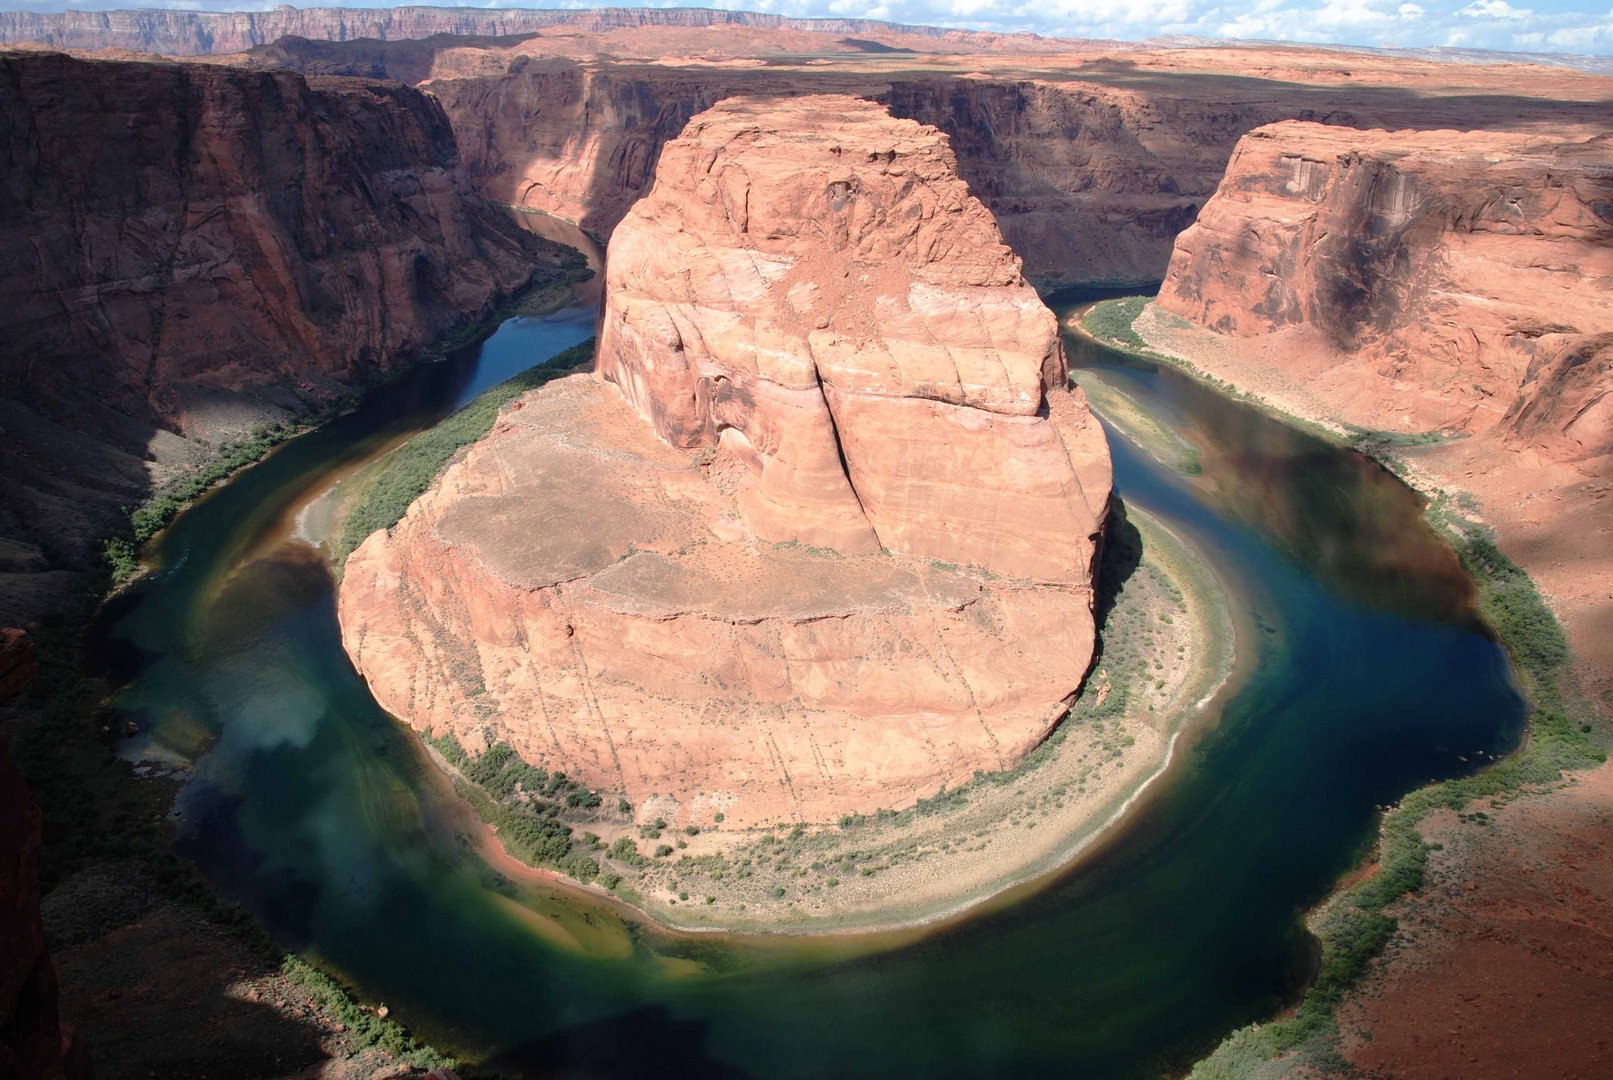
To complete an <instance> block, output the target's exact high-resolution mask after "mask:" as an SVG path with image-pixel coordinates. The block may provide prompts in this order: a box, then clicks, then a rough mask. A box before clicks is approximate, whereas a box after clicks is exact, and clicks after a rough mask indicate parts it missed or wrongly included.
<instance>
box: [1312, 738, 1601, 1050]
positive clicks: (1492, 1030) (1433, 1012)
mask: <svg viewBox="0 0 1613 1080" xmlns="http://www.w3.org/2000/svg"><path fill="white" fill-rule="evenodd" d="M1484 810H1485V813H1486V814H1487V818H1486V819H1474V818H1468V819H1466V820H1461V819H1458V818H1457V816H1456V815H1455V814H1454V813H1451V812H1449V811H1446V812H1443V813H1442V814H1440V815H1438V816H1437V817H1436V818H1434V819H1433V820H1432V821H1431V822H1430V823H1429V824H1428V825H1426V826H1425V827H1424V832H1425V834H1426V835H1427V836H1428V838H1429V839H1430V840H1431V841H1434V842H1436V843H1438V844H1440V845H1442V848H1441V850H1438V851H1435V852H1434V853H1433V854H1432V855H1431V856H1430V858H1429V865H1428V885H1427V886H1426V887H1425V888H1424V890H1423V891H1422V892H1421V893H1420V894H1419V895H1418V896H1417V897H1416V899H1415V900H1414V901H1412V902H1410V903H1408V904H1404V905H1402V906H1401V909H1400V910H1398V911H1397V912H1395V914H1396V915H1397V917H1398V918H1399V919H1400V922H1401V929H1400V931H1399V933H1398V934H1397V936H1396V940H1395V942H1394V944H1393V945H1392V946H1391V948H1390V951H1389V953H1388V954H1387V956H1386V957H1385V960H1384V962H1383V963H1382V964H1381V965H1380V966H1379V969H1378V971H1377V972H1376V973H1375V974H1374V975H1373V976H1372V978H1371V979H1370V980H1369V981H1368V982H1367V984H1366V985H1365V987H1364V988H1363V990H1362V992H1361V993H1360V994H1358V995H1357V996H1356V998H1355V1000H1353V1001H1352V1002H1351V1003H1350V1004H1348V1005H1347V1006H1345V1007H1344V1008H1343V1009H1341V1011H1340V1015H1339V1023H1340V1028H1341V1030H1342V1032H1343V1034H1344V1050H1345V1054H1346V1056H1347V1057H1348V1058H1349V1060H1350V1062H1351V1063H1352V1064H1353V1065H1355V1066H1356V1067H1358V1068H1360V1069H1363V1070H1365V1071H1366V1072H1367V1074H1368V1075H1370V1076H1374V1077H1388V1076H1393V1077H1397V1078H1399V1080H1504V1078H1505V1080H1511V1078H1521V1077H1545V1076H1552V1077H1564V1078H1570V1077H1572V1078H1580V1080H1593V1078H1595V1077H1603V1076H1609V1075H1613V1033H1610V1031H1609V1028H1608V1019H1609V1017H1613V860H1610V859H1608V857H1607V841H1608V836H1609V835H1610V834H1613V767H1608V766H1603V767H1602V768H1600V769H1598V770H1596V771H1595V772H1592V773H1587V774H1584V775H1582V776H1579V777H1577V778H1575V780H1574V781H1573V782H1572V783H1571V784H1569V785H1568V786H1566V787H1564V788H1562V789H1560V790H1558V791H1554V792H1552V793H1550V794H1547V795H1535V796H1530V797H1527V798H1525V799H1522V800H1519V801H1517V802H1514V803H1511V804H1510V805H1507V806H1505V807H1501V808H1496V807H1493V806H1486V807H1484Z"/></svg>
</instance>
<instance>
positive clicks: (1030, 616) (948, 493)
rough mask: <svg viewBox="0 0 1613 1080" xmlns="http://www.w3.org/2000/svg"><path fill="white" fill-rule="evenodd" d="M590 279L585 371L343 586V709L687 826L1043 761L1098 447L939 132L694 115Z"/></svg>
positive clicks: (1102, 450) (726, 109) (1068, 651)
mask: <svg viewBox="0 0 1613 1080" xmlns="http://www.w3.org/2000/svg"><path fill="white" fill-rule="evenodd" d="M607 267H608V271H607V275H608V276H607V283H606V284H607V305H606V312H605V316H604V322H603V328H602V332H601V336H600V344H599V361H598V372H597V375H598V377H597V378H594V379H589V378H586V377H581V376H577V377H573V378H571V379H567V380H564V381H562V382H560V383H556V384H551V386H549V387H547V388H545V389H544V390H542V391H539V392H536V393H534V394H531V395H528V396H527V397H526V398H524V399H521V400H520V401H518V402H517V403H516V404H515V405H514V406H512V407H511V408H510V409H509V410H508V411H506V413H505V414H504V416H503V417H501V419H500V422H499V424H498V425H497V426H496V428H495V430H494V432H493V434H492V435H491V436H489V438H487V439H486V440H484V441H483V442H482V443H480V444H478V445H477V446H476V447H474V448H473V449H472V450H471V451H470V452H469V453H468V454H467V455H466V457H465V458H464V459H463V460H461V461H460V462H458V463H456V464H454V465H452V466H451V467H450V468H449V469H448V470H447V471H446V472H445V473H444V474H443V476H442V477H441V479H440V480H439V482H438V484H437V485H436V486H435V487H434V488H433V489H432V490H431V491H430V492H428V493H427V495H426V496H424V497H423V498H422V499H420V500H419V501H418V502H416V504H415V505H414V506H413V507H412V508H411V509H410V511H409V513H408V514H407V515H406V516H405V518H404V520H403V521H402V522H401V523H400V524H399V525H398V526H397V527H396V528H394V529H393V530H391V532H390V533H378V534H376V535H374V536H372V537H370V538H369V540H367V541H366V542H365V543H364V545H362V546H361V547H360V548H359V550H358V551H357V552H355V553H354V555H353V556H352V558H351V559H350V560H349V562H348V565H347V570H346V575H345V579H344V582H343V586H342V591H341V598H340V616H341V622H342V629H343V637H344V641H345V642H346V644H347V647H348V650H349V652H350V654H351V655H352V657H353V659H354V662H355V664H356V665H357V666H358V668H359V670H360V671H361V672H363V673H364V675H365V676H366V677H367V678H368V679H369V681H370V685H371V688H372V690H373V691H374V692H375V694H376V697H377V699H378V700H379V701H380V702H381V703H382V704H383V705H384V706H386V707H387V708H388V709H389V710H391V711H392V712H394V713H395V714H397V715H399V716H401V717H404V718H405V719H407V720H408V721H409V722H411V723H413V724H415V725H416V726H419V727H421V728H425V729H429V730H431V731H434V732H437V733H439V734H440V733H443V732H451V733H453V734H454V735H455V736H456V737H458V738H459V739H460V741H461V742H462V743H464V744H466V745H467V746H468V747H470V748H471V749H473V750H474V749H476V748H478V747H480V746H485V745H487V744H488V743H489V742H492V741H497V740H500V739H503V740H507V741H508V742H510V743H511V744H512V745H513V746H514V747H515V748H516V749H517V750H518V751H519V752H520V753H521V754H522V756H523V757H526V758H527V759H528V760H530V761H533V762H536V763H541V764H542V765H543V766H544V767H546V768H549V769H551V770H554V769H559V770H562V771H564V772H566V774H567V775H569V776H572V777H575V778H579V779H582V780H583V781H585V782H586V783H588V784H589V785H591V786H594V787H597V788H602V789H605V790H607V791H613V792H621V793H623V794H624V795H626V797H627V798H628V799H629V800H630V801H631V802H632V803H633V804H634V805H635V807H637V812H638V813H639V814H640V816H641V817H644V818H646V819H648V818H654V817H663V818H666V819H667V820H669V821H678V822H695V823H705V822H709V821H711V820H713V818H714V815H715V814H716V813H718V812H722V813H723V814H724V815H725V818H726V820H728V821H730V822H732V823H734V824H736V825H743V824H757V823H769V822H774V821H779V820H806V821H822V820H830V819H833V818H834V817H836V816H838V815H840V814H843V813H852V812H869V811H872V810H874V809H877V808H880V807H896V806H901V805H904V804H906V803H910V802H912V801H913V800H914V799H916V798H918V797H922V796H926V795H929V794H933V793H934V792H935V791H936V790H937V789H938V788H940V787H941V786H942V785H945V784H956V783H959V782H961V781H963V780H966V779H967V778H969V777H970V776H972V775H973V774H974V772H975V771H976V770H979V769H985V770H995V769H999V768H1002V767H1004V766H1007V765H1011V764H1012V763H1013V762H1014V761H1016V760H1017V759H1018V758H1020V757H1021V756H1022V755H1023V754H1024V753H1025V752H1026V751H1028V750H1029V749H1031V748H1032V747H1034V746H1035V745H1036V744H1037V743H1038V742H1039V741H1040V740H1041V739H1042V738H1044V737H1045V736H1046V734H1047V732H1048V731H1049V730H1050V729H1051V727H1052V725H1053V724H1055V723H1056V722H1057V720H1058V719H1059V718H1060V717H1061V716H1062V715H1063V713H1064V710H1065V708H1066V705H1067V702H1068V700H1069V699H1070V698H1071V696H1072V695H1073V694H1074V692H1075V690H1076V689H1077V687H1078V686H1079V684H1080V680H1081V677H1082V675H1083V674H1084V672H1085V669H1086V667H1087V664H1088V662H1089V660H1090V657H1091V655H1092V649H1093V640H1094V639H1093V623H1092V610H1091V609H1092V594H1091V574H1092V565H1093V561H1094V556H1095V553H1096V539H1097V535H1098V532H1099V530H1100V528H1101V524H1102V521H1103V518H1104V515H1105V512H1106V506H1107V500H1108V493H1109V460H1108V453H1107V449H1106V446H1105V443H1104V440H1103V434H1102V431H1101V429H1100V428H1099V427H1098V425H1097V423H1096V421H1095V420H1094V419H1093V417H1092V416H1091V415H1090V413H1088V411H1087V409H1086V406H1085V403H1084V401H1083V400H1082V399H1081V398H1080V396H1079V392H1078V391H1077V392H1071V391H1069V390H1067V389H1066V388H1065V372H1064V364H1063V356H1062V353H1061V351H1060V348H1059V345H1058V338H1057V334H1056V327H1055V324H1054V321H1053V319H1052V316H1051V315H1050V313H1049V312H1048V311H1047V309H1046V308H1045V307H1044V306H1043V305H1042V304H1041V302H1040V301H1039V300H1038V298H1037V297H1036V295H1035V293H1034V292H1033V291H1032V290H1030V288H1029V287H1028V286H1027V285H1025V283H1024V281H1023V279H1022V278H1021V276H1020V271H1019V264H1018V261H1017V259H1015V257H1014V256H1013V254H1012V253H1011V252H1010V251H1009V250H1008V249H1007V248H1006V247H1004V246H1003V245H1002V243H1001V239H1000V236H999V235H998V234H997V233H996V231H995V229H994V227H993V226H992V221H991V217H990V215H989V213H987V212H986V211H985V209H984V208H983V207H982V206H981V205H980V204H979V202H978V201H976V200H974V199H973V198H972V197H971V196H969V194H968V192H967V189H966V188H965V187H964V185H963V183H962V182H961V181H960V180H958V178H957V176H956V173H955V171H954V169H953V163H952V159H951V155H950V152H949V151H948V149H947V145H946V139H945V137H944V136H942V135H941V134H940V133H939V132H936V131H935V130H934V129H930V128H925V127H923V126H921V125H918V124H915V123H912V122H910V121H898V120H894V119H893V118H891V117H890V116H889V115H888V114H887V113H885V112H884V111H883V110H881V109H879V108H878V107H877V106H875V105H872V104H870V103H868V102H865V101H859V100H856V99H851V98H841V97H830V98H821V97H820V98H813V97H807V98H797V99H794V100H791V101H787V102H756V101H749V100H735V101H731V102H725V103H723V104H722V105H719V106H717V107H716V108H714V109H712V110H710V111H709V112H708V113H706V114H704V115H702V116H701V117H697V118H696V119H695V120H694V121H693V122H692V123H691V124H690V126H689V129H688V131H687V132H685V133H684V135H683V136H681V137H680V138H679V139H678V140H677V141H676V142H675V143H673V144H671V145H670V146H669V147H668V151H667V154H666V155H665V157H664V159H663V163H662V168H661V170H660V172H659V174H658V178H657V182H656V186H655V190H654V191H653V192H652V193H651V195H650V196H649V197H647V198H646V200H644V202H643V204H642V205H641V206H640V207H638V208H635V210H634V212H633V214H632V215H630V216H629V219H628V221H627V222H625V223H624V225H623V226H622V228H621V229H619V230H618V231H617V233H616V236H615V237H614V238H613V240H612V244H611V251H610V255H609V258H608V260H607Z"/></svg>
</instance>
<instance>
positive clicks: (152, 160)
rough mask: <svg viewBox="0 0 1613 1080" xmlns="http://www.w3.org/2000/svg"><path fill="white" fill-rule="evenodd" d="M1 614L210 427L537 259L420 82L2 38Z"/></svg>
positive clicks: (282, 408)
mask: <svg viewBox="0 0 1613 1080" xmlns="http://www.w3.org/2000/svg"><path fill="white" fill-rule="evenodd" d="M0 143H3V144H4V152H5V154H6V155H7V160H8V161H9V162H11V166H10V167H8V168H7V169H5V170H4V171H3V173H0V426H3V427H4V428H5V429H6V432H7V434H6V437H5V438H4V439H0V504H3V505H0V580H3V581H4V582H5V584H4V587H3V589H0V592H3V593H4V594H5V600H4V601H0V617H5V618H7V619H17V620H23V621H26V620H28V619H32V618H35V617H37V616H38V615H39V614H40V612H41V611H42V610H48V608H49V606H50V603H51V599H52V597H54V596H56V595H59V593H60V592H61V590H60V589H57V588H56V587H55V586H54V585H52V584H51V583H52V582H54V581H56V580H57V579H59V578H66V577H70V574H69V573H68V571H70V570H72V569H82V568H84V567H85V566H87V565H89V564H92V563H93V562H95V561H96V560H97V559H98V555H99V553H98V551H95V550H90V549H91V548H93V547H94V546H95V545H96V544H98V542H99V538H100V537H101V536H104V535H106V534H107V533H109V532H111V531H112V530H113V529H114V528H115V527H116V525H117V521H118V517H119V515H120V513H121V512H122V511H123V509H124V508H126V507H130V506H134V505H138V503H139V502H140V500H141V498H142V497H143V496H144V495H145V494H146V493H147V492H148V491H149V490H150V487H151V485H152V483H153V482H154V480H155V479H157V476H156V475H154V474H155V473H157V472H160V471H161V470H162V469H163V468H164V467H167V466H173V467H177V466H181V465H183V464H185V463H187V462H188V461H190V460H191V459H192V458H193V457H194V455H195V453H196V449H195V446H194V445H193V444H192V442H191V441H190V440H201V441H207V442H218V441H222V440H224V439H227V438H230V437H234V436H237V435H239V434H241V433H242V432H244V431H245V430H248V429H250V428H252V427H254V426H256V425H259V424H263V423H267V422H271V421H274V420H280V419H287V418H289V417H291V416H294V415H296V414H298V413H301V412H304V411H307V410H308V409H309V408H311V407H314V406H317V405H319V404H322V403H325V402H329V401H331V400H333V399H335V398H338V397H340V396H342V395H344V394H346V393H348V392H350V391H351V390H352V388H353V387H354V386H355V385H357V384H359V383H360V382H362V381H363V380H364V379H366V378H368V377H371V376H374V375H377V374H380V373H382V372H385V371H388V370H390V369H393V368H395V367H396V366H398V365H399V364H402V363H405V362H409V361H412V360H413V359H414V358H415V356H416V352H417V350H418V349H419V348H420V347H421V346H422V345H425V344H427V343H428V342H430V341H431V340H433V338H435V337H436V336H437V335H438V334H439V333H440V332H441V331H442V330H444V329H447V328H448V327H450V326H453V325H455V324H458V323H461V322H463V321H466V320H469V319H473V318H476V317H479V316H481V315H483V314H484V313H487V312H489V311H490V310H491V308H492V305H493V304H494V302H496V301H497V300H498V299H499V298H500V297H502V296H504V295H505V294H508V293H509V292H511V291H512V290H515V289H517V288H519V287H520V286H522V285H524V284H525V283H526V282H527V281H528V279H529V278H530V277H531V276H532V275H533V274H534V272H537V273H539V274H543V273H545V272H546V271H547V272H549V273H553V268H554V266H555V265H557V264H558V261H559V257H558V255H557V254H555V253H554V252H552V251H546V250H544V249H542V248H541V247H540V245H539V242H537V241H536V240H535V239H534V238H532V237H530V236H529V235H528V234H526V233H524V232H522V231H521V230H519V229H517V228H516V227H514V225H513V224H512V223H510V222H509V221H508V220H507V219H506V217H505V215H504V214H503V212H502V211H500V210H499V209H498V208H496V207H493V206H491V205H489V204H488V203H487V202H486V200H485V199H483V198H482V197H481V196H480V195H479V194H478V193H477V192H476V191H475V190H474V189H473V188H472V186H471V185H470V183H469V182H468V180H467V179H466V177H465V176H464V175H463V173H462V172H461V171H460V169H459V167H458V164H457V156H456V148H455V143H454V137H453V132H452V129H451V128H450V126H449V125H448V122H447V120H446V119H445V117H444V116H443V114H442V111H441V110H440V108H438V107H437V106H436V104H435V103H434V102H432V101H431V99H430V98H429V97H427V96H426V95H424V94H422V93H420V92H419V91H416V90H412V89H408V88H405V87H400V86H395V85H383V84H378V83H366V82H360V81H357V80H348V79H313V80H309V79H305V78H303V77H302V76H300V75H293V74H289V73H260V72H247V71H241V70H237V69H231V68H222V67H214V66H208V65H199V64H192V65H177V64H158V63H113V62H104V61H84V60H78V59H73V58H70V57H67V56H61V55H55V54H48V53H36V54H9V55H4V56H0Z"/></svg>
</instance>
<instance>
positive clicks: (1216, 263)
mask: <svg viewBox="0 0 1613 1080" xmlns="http://www.w3.org/2000/svg"><path fill="white" fill-rule="evenodd" d="M1609 207H1613V139H1610V138H1609V137H1607V136H1600V137H1594V138H1593V137H1580V138H1561V137H1559V138H1551V137H1541V136H1535V135H1521V134H1511V133H1500V132H1484V133H1460V132H1451V131H1399V132H1386V131H1355V130H1351V129H1347V128H1337V127H1324V126H1322V125H1318V124H1304V123H1283V124H1274V125H1271V126H1269V127H1265V128H1261V129H1259V130H1257V131H1254V132H1251V133H1250V134H1249V135H1248V136H1247V137H1246V138H1245V139H1244V140H1243V142H1242V143H1240V144H1239V147H1238V150H1237V153H1235V154H1234V155H1233V158H1232V162H1231V164H1230V165H1229V167H1228V170H1227V175H1226V178H1225V180H1223V181H1222V183H1221V186H1220V188H1219V190H1218V191H1217V193H1216V196H1215V198H1214V199H1213V200H1211V202H1210V203H1209V204H1208V205H1207V206H1206V207H1205V209H1204V211H1203V213H1202V214H1201V215H1200V216H1199V220H1198V222H1197V223H1196V224H1195V225H1194V226H1193V227H1192V228H1191V229H1188V230H1187V231H1186V232H1185V233H1183V234H1182V236H1181V237H1180V239H1179V240H1178V241H1177V245H1176V252H1175V254H1174V255H1173V256H1172V259H1171V265H1170V272H1169V274H1168V276H1167V279H1166V282H1165V286H1164V288H1163V289H1162V291H1161V293H1160V299H1159V304H1160V307H1161V308H1162V309H1164V310H1165V311H1168V312H1171V313H1173V314H1177V315H1180V316H1182V317H1184V318H1187V319H1189V320H1191V321H1192V322H1194V323H1196V324H1198V325H1200V326H1203V327H1206V328H1208V329H1211V330H1214V331H1216V332H1218V333H1222V334H1230V335H1234V336H1238V337H1258V336H1261V335H1267V334H1272V333H1275V332H1279V331H1284V330H1292V331H1293V332H1294V333H1297V334H1302V335H1306V336H1308V337H1310V338H1313V339H1314V343H1313V345H1312V347H1311V348H1310V350H1309V353H1308V356H1307V359H1306V365H1307V370H1308V374H1309V375H1311V376H1314V377H1315V378H1316V379H1317V380H1319V381H1318V382H1317V383H1315V384H1314V386H1313V388H1314V389H1315V390H1316V391H1317V392H1319V393H1323V394H1325V395H1326V396H1327V398H1328V400H1329V401H1330V402H1332V403H1334V404H1335V405H1337V406H1338V407H1339V408H1340V410H1341V412H1342V413H1343V414H1344V415H1345V416H1346V418H1348V419H1350V420H1352V421H1353V422H1355V423H1358V424H1360V425H1361V426H1363V427H1370V428H1390V429H1393V430H1398V431H1425V430H1429V429H1436V428H1438V429H1446V430H1450V431H1460V432H1482V431H1488V430H1489V429H1491V428H1493V427H1495V426H1496V425H1497V424H1499V423H1501V422H1502V420H1503V419H1504V418H1507V417H1508V416H1509V415H1510V416H1511V423H1512V426H1513V428H1514V430H1515V431H1516V432H1517V434H1518V435H1520V436H1526V435H1527V433H1528V432H1529V431H1532V430H1534V429H1535V428H1537V427H1538V426H1539V425H1542V424H1544V425H1546V426H1550V425H1551V424H1552V423H1553V421H1552V420H1551V417H1552V416H1556V417H1557V418H1558V420H1557V423H1558V425H1559V426H1561V425H1562V424H1563V423H1567V422H1568V421H1569V417H1570V415H1571V414H1578V413H1579V412H1580V411H1581V407H1582V406H1583V407H1586V408H1591V407H1592V404H1593V403H1589V402H1586V401H1583V400H1582V397H1583V394H1584V393H1585V392H1586V391H1587V390H1588V388H1589V386H1590V385H1591V384H1593V383H1594V382H1595V381H1596V380H1595V379H1594V378H1592V377H1590V373H1591V372H1592V371H1593V370H1596V369H1597V365H1595V364H1592V365H1591V366H1590V367H1587V362H1588V361H1590V360H1591V359H1592V358H1594V357H1595V356H1598V355H1600V356H1602V357H1603V358H1604V360H1603V364H1604V367H1603V369H1604V370H1605V352H1606V342H1605V340H1601V339H1599V338H1598V337H1597V335H1605V334H1606V333H1608V332H1609V331H1610V330H1613V210H1610V209H1609ZM1526 384H1527V387H1526ZM1582 384H1583V385H1582ZM1576 387H1577V389H1576ZM1564 393H1567V394H1568V395H1569V397H1570V399H1571V400H1572V401H1574V402H1576V403H1577V404H1573V405H1570V406H1565V405H1564V404H1563V402H1562V395H1563V394H1564ZM1520 394H1523V395H1524V397H1525V398H1528V399H1531V400H1532V401H1533V402H1534V403H1533V404H1531V400H1524V398H1521V397H1520ZM1581 423H1582V426H1581V427H1580V428H1578V429H1577V434H1576V435H1574V436H1569V437H1570V438H1571V439H1578V440H1579V441H1583V440H1584V439H1586V438H1589V439H1590V440H1591V441H1592V442H1596V441H1598V440H1600V442H1601V445H1600V446H1599V447H1595V446H1592V447H1588V448H1584V452H1586V453H1587V454H1594V453H1606V452H1608V451H1609V450H1610V449H1613V446H1610V445H1608V444H1607V442H1606V430H1605V429H1606V426H1607V425H1606V419H1605V417H1602V415H1601V412H1600V411H1598V410H1597V409H1596V408H1592V415H1591V417H1589V418H1587V419H1584V420H1582V421H1581ZM1564 430H1566V429H1564Z"/></svg>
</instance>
